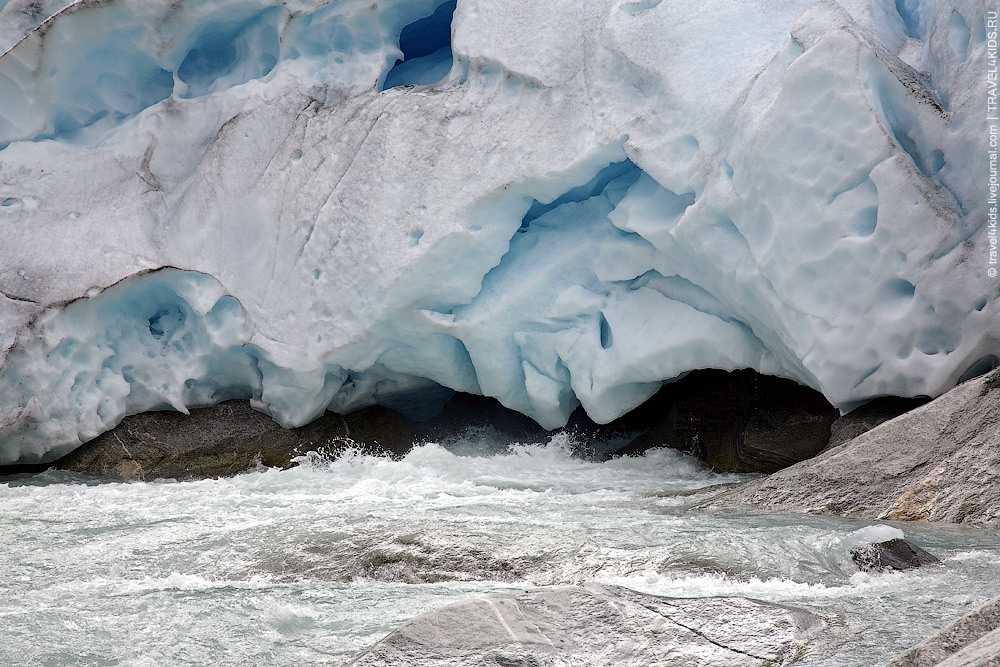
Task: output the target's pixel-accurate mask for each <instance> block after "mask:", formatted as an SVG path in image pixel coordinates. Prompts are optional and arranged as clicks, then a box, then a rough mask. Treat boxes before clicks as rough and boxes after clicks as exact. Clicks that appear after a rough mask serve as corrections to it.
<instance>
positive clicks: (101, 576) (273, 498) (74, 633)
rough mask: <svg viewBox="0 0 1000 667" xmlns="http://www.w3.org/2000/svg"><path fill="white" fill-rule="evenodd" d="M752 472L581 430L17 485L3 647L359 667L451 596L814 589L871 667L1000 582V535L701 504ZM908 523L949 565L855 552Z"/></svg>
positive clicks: (838, 651) (89, 660) (4, 557)
mask: <svg viewBox="0 0 1000 667" xmlns="http://www.w3.org/2000/svg"><path fill="white" fill-rule="evenodd" d="M739 479H740V478H739V477H736V476H731V475H730V476H723V475H715V474H712V473H710V472H707V471H705V470H703V469H702V468H700V466H699V465H698V463H697V462H695V461H694V460H692V459H690V458H687V457H685V456H683V455H681V454H678V453H676V452H674V451H671V450H658V451H652V452H650V453H647V454H646V455H645V456H642V457H637V458H626V459H618V460H612V461H609V462H606V463H595V462H592V461H588V460H585V459H582V458H578V457H575V456H574V455H573V454H572V447H571V446H570V443H569V441H568V440H567V437H566V436H565V435H560V436H556V437H554V438H553V439H552V441H551V442H550V443H549V444H547V445H545V446H518V447H514V448H513V449H505V450H504V451H500V452H496V451H493V450H491V448H490V447H489V445H488V443H486V442H484V440H483V439H482V438H481V437H480V438H478V439H477V438H470V439H466V440H465V441H462V442H460V443H458V445H456V446H451V447H448V448H446V447H443V446H440V445H436V444H425V445H421V446H418V447H416V448H415V449H414V450H413V451H412V452H411V453H410V454H409V455H408V456H406V457H405V458H404V459H402V460H400V461H392V460H389V459H384V458H378V457H372V456H366V455H362V454H359V453H348V454H346V455H342V456H340V457H339V458H336V459H334V460H329V459H325V458H323V457H320V456H316V455H312V456H310V457H307V458H306V459H305V460H304V461H303V465H300V466H299V467H297V468H294V469H292V470H287V471H278V470H259V471H256V472H251V473H248V474H244V475H241V476H238V477H235V478H231V479H221V480H208V481H198V482H185V483H176V482H154V483H126V484H118V483H113V484H112V483H100V484H98V483H94V482H93V481H87V480H85V479H83V478H80V477H76V476H72V475H69V474H65V473H55V472H49V473H43V474H40V475H34V476H20V477H15V478H6V479H4V480H2V483H0V535H2V540H3V543H2V547H0V549H2V553H0V634H2V641H0V664H5V665H7V664H9V665H70V664H72V665H265V664H266V665H340V664H344V663H345V662H347V661H349V660H350V659H351V657H352V656H354V655H356V654H357V653H358V652H359V651H362V650H364V649H365V648H367V647H368V646H370V645H371V644H373V643H374V642H376V641H378V640H379V639H381V638H382V637H383V636H385V635H386V634H387V633H388V632H390V631H391V630H392V629H394V628H395V627H397V626H398V625H399V624H400V623H402V622H403V621H405V620H407V619H409V618H411V617H413V616H414V615H416V614H418V613H421V612H424V611H427V610H430V609H433V608H435V607H438V606H441V605H445V604H448V603H450V602H454V601H458V600H460V599H463V598H467V597H471V596H477V595H484V594H489V593H492V592H498V591H506V590H510V589H524V588H534V587H542V586H565V585H569V584H576V583H582V582H587V581H598V582H604V583H612V584H619V585H623V586H628V587H631V588H634V589H637V590H640V591H644V592H648V593H654V594H661V595H669V596H682V597H697V596H709V595H741V596H747V597H753V598H757V599H761V600H769V601H775V602H783V603H789V604H794V605H799V606H803V607H806V608H809V609H811V610H813V611H814V612H815V613H817V614H819V615H820V616H821V617H822V618H823V620H824V621H825V622H826V627H825V628H824V630H823V631H822V632H821V633H820V634H819V635H818V636H817V637H816V639H815V640H814V641H813V643H812V644H811V645H810V646H811V648H810V650H809V652H808V653H807V655H805V656H804V657H803V658H802V660H801V662H799V663H797V664H802V665H853V666H866V667H867V666H871V665H879V664H884V663H885V662H887V661H888V660H890V659H891V658H893V657H894V656H895V655H897V654H898V653H900V652H901V651H902V650H904V649H906V648H907V647H909V646H910V645H912V644H914V643H915V642H917V641H919V640H921V639H923V638H925V637H927V636H929V635H930V634H932V633H933V632H934V631H935V630H936V629H938V628H940V627H941V626H943V625H944V624H946V623H948V622H950V621H951V620H953V619H954V618H957V617H958V616H960V615H962V614H964V613H967V612H968V611H971V610H972V609H973V608H974V607H975V606H976V605H977V604H979V603H981V602H984V601H986V600H987V599H989V598H990V597H992V596H995V595H997V594H1000V536H997V535H996V534H992V533H984V532H977V531H971V530H964V529H959V528H940V527H937V528H930V527H920V526H915V525H896V526H888V525H884V524H876V523H872V522H862V521H849V520H843V519H834V518H818V517H804V516H788V515H763V514H760V515H750V516H747V515H740V516H736V515H708V514H705V513H701V512H695V511H690V510H688V509H687V508H688V507H689V506H690V505H691V504H692V503H693V502H695V501H696V500H697V499H698V498H699V497H700V496H701V491H697V490H699V489H702V490H704V489H706V487H710V486H712V485H716V484H720V483H727V482H733V481H738V480H739ZM900 530H902V531H903V532H905V535H906V537H907V538H908V539H910V540H911V541H913V542H915V543H917V544H919V545H921V546H923V547H925V548H927V549H928V550H930V551H932V552H933V553H934V554H936V555H937V556H939V557H940V558H941V559H942V561H943V564H942V565H939V566H933V567H929V568H924V569H922V570H918V571H911V572H904V573H891V574H880V575H874V576H869V575H865V574H861V573H859V572H858V571H857V568H855V567H854V566H853V565H852V564H851V561H850V558H849V555H848V550H849V549H850V548H851V547H852V546H854V545H856V544H859V543H862V542H865V541H872V540H879V539H887V538H889V537H893V536H898V535H899V534H900Z"/></svg>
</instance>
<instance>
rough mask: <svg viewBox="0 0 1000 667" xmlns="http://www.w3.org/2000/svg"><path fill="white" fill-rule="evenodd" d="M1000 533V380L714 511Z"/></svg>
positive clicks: (997, 375) (962, 390)
mask: <svg viewBox="0 0 1000 667" xmlns="http://www.w3.org/2000/svg"><path fill="white" fill-rule="evenodd" d="M736 506H744V507H745V506H751V507H754V508H768V509H776V510H782V511H800V512H812V513H817V514H838V515H841V516H849V517H859V518H869V519H892V520H897V521H913V520H923V521H943V522H949V523H963V524H971V525H976V526H984V527H992V526H998V525H1000V371H993V372H991V373H990V374H988V375H985V376H982V377H979V378H976V379H974V380H969V381H968V382H966V383H964V384H962V385H959V386H958V387H956V388H955V389H953V390H951V391H950V392H948V393H947V394H945V395H944V396H941V397H939V398H938V399H936V400H934V401H932V402H930V403H928V404H926V405H924V406H922V407H919V408H917V409H916V410H913V411H912V412H909V413H907V414H905V415H902V416H900V417H898V418H896V419H893V420H891V421H888V422H885V423H883V424H881V425H880V426H877V427H876V428H874V429H872V430H871V431H869V432H867V433H864V434H862V435H860V436H858V437H856V438H854V439H852V440H850V441H848V442H846V443H844V444H843V445H840V446H839V447H834V448H832V449H830V450H828V451H826V452H824V453H822V454H820V455H819V456H817V457H816V458H814V459H812V460H809V461H804V462H802V463H799V464H796V465H794V466H791V467H789V468H787V469H785V470H782V471H780V472H778V473H775V474H773V475H771V476H770V477H767V478H763V479H757V480H752V481H749V482H746V483H744V484H742V485H740V486H739V487H737V488H735V489H733V490H731V491H728V492H726V493H724V494H722V495H720V496H718V497H716V498H715V499H713V500H712V501H710V502H709V503H708V504H707V505H706V507H720V508H721V507H736Z"/></svg>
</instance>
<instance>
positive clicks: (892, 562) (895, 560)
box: [851, 538, 941, 572]
mask: <svg viewBox="0 0 1000 667" xmlns="http://www.w3.org/2000/svg"><path fill="white" fill-rule="evenodd" d="M851 559H852V560H853V561H854V562H855V563H856V564H857V566H858V567H860V568H861V569H862V570H863V571H865V572H881V571H883V570H912V569H913V568H915V567H921V566H923V565H931V564H933V563H940V562H941V559H939V558H938V557H937V556H935V555H934V554H931V553H929V552H928V551H925V550H924V549H921V548H920V547H918V546H916V545H915V544H910V543H909V542H907V541H906V540H901V539H898V538H897V539H893V540H888V541H886V542H876V543H875V544H866V545H864V546H861V547H858V548H857V549H851Z"/></svg>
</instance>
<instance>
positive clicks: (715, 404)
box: [623, 371, 839, 473]
mask: <svg viewBox="0 0 1000 667" xmlns="http://www.w3.org/2000/svg"><path fill="white" fill-rule="evenodd" d="M657 408H658V409H659V410H660V414H659V415H658V419H657V420H656V421H654V422H652V423H651V424H649V425H648V426H647V427H646V429H647V430H646V431H645V432H644V433H643V434H642V435H640V436H639V437H637V438H635V439H634V440H633V441H632V442H631V443H629V445H628V446H627V447H625V448H624V449H623V452H626V453H632V452H639V451H643V450H644V449H648V448H649V447H651V446H667V447H673V448H675V449H680V450H681V451H686V452H689V453H691V454H694V455H695V456H697V457H698V458H700V459H701V460H703V461H705V462H706V463H707V464H708V465H709V466H710V467H712V468H713V469H714V470H716V471H718V472H763V473H771V472H775V471H777V470H781V469H783V468H786V467H788V466H790V465H792V464H794V463H798V462H799V461H804V460H806V459H809V458H812V457H813V456H815V455H816V454H818V453H819V452H820V451H822V450H823V448H824V447H825V446H826V444H827V443H828V442H829V440H830V426H831V424H833V422H834V421H835V420H836V419H837V417H838V414H839V413H838V412H837V411H836V410H835V409H834V408H833V407H832V406H831V405H830V404H829V403H828V402H827V401H826V399H825V398H823V396H822V394H820V393H819V392H816V391H813V390H812V389H809V388H808V387H804V386H802V385H800V384H797V383H795V382H792V381H791V380H785V379H783V378H776V377H769V376H765V375H760V374H758V373H754V372H753V371H734V372H732V373H726V372H724V371H700V372H698V373H691V374H690V375H689V376H687V377H684V378H682V379H681V380H679V381H677V382H675V383H672V384H669V385H666V386H665V387H664V388H663V389H661V390H660V393H659V394H657V395H656V396H654V397H653V398H652V399H650V401H649V402H648V405H645V406H642V407H640V408H638V409H637V411H636V412H637V413H640V411H643V410H645V411H650V410H655V409H657ZM627 417H628V416H626V418H627ZM626 418H623V419H626Z"/></svg>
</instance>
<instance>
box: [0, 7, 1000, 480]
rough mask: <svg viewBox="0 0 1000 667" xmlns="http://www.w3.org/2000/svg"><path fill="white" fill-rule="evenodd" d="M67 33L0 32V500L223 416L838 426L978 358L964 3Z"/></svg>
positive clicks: (132, 17)
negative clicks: (100, 437) (658, 410)
mask: <svg viewBox="0 0 1000 667" xmlns="http://www.w3.org/2000/svg"><path fill="white" fill-rule="evenodd" d="M65 4H67V3H41V4H38V5H37V7H35V8H33V9H31V8H29V3H25V2H22V1H21V0H11V2H10V3H5V4H4V6H2V7H0V39H2V40H5V41H0V50H2V49H3V48H5V46H4V44H8V45H9V44H12V43H14V42H15V41H16V42H17V44H16V46H13V48H11V49H10V50H9V51H7V52H6V53H5V54H4V55H2V56H0V234H2V237H3V239H4V241H3V243H2V244H0V293H2V295H0V462H3V463H5V462H12V461H23V462H29V461H37V460H51V459H53V458H55V457H56V456H58V455H60V454H62V453H65V452H66V451H68V450H69V449H72V448H73V447H75V446H77V445H78V444H79V443H81V442H83V441H86V440H87V439H89V438H92V437H94V436H95V435H97V434H98V433H100V432H102V431H104V430H107V429H109V428H111V427H113V426H114V425H115V424H117V423H118V421H120V420H121V418H122V417H123V416H124V415H126V414H131V413H135V412H140V411H144V410H149V409H157V408H169V407H172V408H175V409H185V408H186V407H191V406H194V405H202V404H205V403H211V402H214V401H218V400H224V399H226V398H232V397H248V398H251V399H252V400H253V401H254V405H255V406H257V407H258V408H259V409H261V410H264V411H266V412H268V413H270V414H272V415H273V416H274V417H275V418H276V419H278V420H279V421H280V422H281V423H283V424H285V425H289V426H291V425H298V424H302V423H304V422H306V421H308V420H310V419H312V418H314V417H316V416H317V415H319V414H320V413H321V412H322V411H323V410H325V409H327V408H330V409H334V410H338V411H346V410H351V409H355V408H358V407H361V406H364V405H368V404H371V403H383V404H395V403H397V402H399V401H401V400H404V399H406V400H409V401H410V402H411V403H412V402H413V399H414V397H418V396H420V395H421V394H423V393H427V394H428V395H434V396H439V395H440V392H428V389H429V388H430V387H435V386H437V385H441V386H444V387H447V388H450V389H455V390H460V391H470V392H478V393H483V394H487V395H490V396H495V397H497V398H498V399H500V400H501V401H502V402H503V403H504V404H506V405H508V406H510V407H512V408H515V409H517V410H520V411H522V412H524V413H525V414H528V415H530V416H532V417H533V418H535V419H536V420H538V421H539V422H540V423H541V424H543V425H544V426H547V427H556V426H559V425H560V424H562V423H564V422H565V420H566V418H567V416H568V414H569V412H570V411H571V410H573V409H574V408H575V407H576V406H577V405H579V404H581V403H582V405H583V406H584V408H585V409H586V410H587V412H588V413H589V414H590V415H591V416H592V417H593V418H594V419H596V420H598V421H608V420H611V419H613V418H615V417H617V416H619V415H621V414H623V413H624V412H627V411H628V410H630V409H631V408H633V407H635V406H636V405H638V404H639V403H641V402H642V401H643V400H644V399H645V398H647V397H648V396H650V395H651V394H652V393H653V392H654V391H655V390H656V389H657V388H658V387H659V386H660V385H661V383H662V382H664V381H670V380H672V379H675V378H677V377H679V376H680V375H683V374H684V373H686V372H688V371H691V370H694V369H699V368H722V369H735V368H754V369H757V370H758V371H760V372H763V373H768V374H774V375H781V376H785V377H789V378H793V379H795V380H798V381H799V382H801V383H803V384H806V385H809V386H811V387H814V388H816V389H818V390H820V391H822V392H823V393H824V394H825V395H826V396H827V397H828V398H829V399H830V401H831V402H833V403H834V404H835V405H837V406H839V407H842V408H845V409H848V408H850V407H852V406H854V405H856V404H858V403H859V402H863V401H865V400H867V399H870V398H872V397H875V396H880V395H886V394H894V395H904V396H912V395H920V394H927V395H937V394H939V393H941V392H943V391H945V390H947V389H948V388H950V387H951V386H953V385H954V384H955V383H956V382H957V381H958V380H959V378H960V377H962V375H963V374H964V373H966V371H967V370H968V369H970V368H972V367H974V366H976V364H977V363H979V362H980V361H981V360H983V359H990V358H995V356H994V357H991V355H996V354H998V351H1000V327H998V325H1000V312H998V311H1000V299H998V298H997V297H998V293H1000V281H998V280H997V279H991V278H989V277H988V276H987V275H986V271H987V268H988V266H989V265H988V254H987V249H988V238H987V224H986V220H987V198H986V190H985V185H984V183H985V181H984V176H985V174H984V173H983V164H984V160H985V137H986V130H985V114H984V111H983V102H984V99H985V92H984V91H985V83H984V81H985V80H984V72H985V57H986V45H987V30H986V24H985V18H986V10H987V3H985V2H984V1H977V0H906V2H903V1H902V0H899V2H893V1H892V0H844V1H843V2H842V3H840V4H838V3H836V2H833V1H832V0H820V1H819V2H814V1H813V0H784V1H782V2H772V1H765V0H710V1H708V2H702V3H688V2H682V1H681V0H574V1H572V2H569V1H565V2H563V1H559V2H548V3H539V2H536V1H535V0H503V1H498V0H458V2H457V5H456V4H455V3H454V2H447V1H444V2H443V1H442V0H382V1H380V2H379V3H377V5H376V4H373V3H371V2H368V1H367V0H340V1H339V2H332V3H331V2H324V1H323V0H288V1H287V2H281V1H280V0H183V1H181V2H174V1H171V0H142V1H139V0H123V1H120V2H115V3H104V2H99V1H97V0H92V1H88V0H82V1H81V2H77V3H74V4H72V6H69V7H68V8H66V9H63V10H62V11H59V10H60V9H61V8H62V6H63V5H65ZM32 12H34V14H32ZM56 12H58V13H56ZM43 14H44V15H46V16H48V15H51V14H55V16H53V17H52V18H51V19H49V20H48V21H45V22H44V23H42V22H41V18H39V17H41V16H42V15H43ZM42 18H44V17H42ZM449 22H450V27H449ZM39 23H41V25H40V27H38V28H37V29H34V30H32V28H33V26H35V25H38V24H39ZM29 31H30V32H29ZM21 35H26V36H25V37H24V38H23V39H21V38H20V36H21ZM17 40H20V41H17ZM164 267H172V268H166V269H164ZM157 269H164V270H162V271H156V270H157ZM122 281H124V282H122ZM112 286H114V287H112ZM67 304H68V305H67ZM979 365H980V366H982V363H979Z"/></svg>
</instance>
